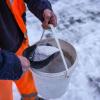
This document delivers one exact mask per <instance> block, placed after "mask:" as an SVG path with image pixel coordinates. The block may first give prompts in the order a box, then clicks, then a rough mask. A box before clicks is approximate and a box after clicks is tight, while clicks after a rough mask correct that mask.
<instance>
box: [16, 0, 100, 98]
mask: <svg viewBox="0 0 100 100" xmlns="http://www.w3.org/2000/svg"><path fill="white" fill-rule="evenodd" d="M51 3H52V4H53V8H54V11H55V13H56V14H57V16H58V26H57V36H58V37H59V38H62V39H64V40H65V41H68V42H70V43H71V44H73V46H74V47H75V48H76V50H77V54H78V65H77V67H76V69H75V71H74V73H73V74H72V77H71V80H70V84H69V88H68V90H67V92H66V94H65V95H64V96H62V97H61V98H59V99H57V100H100V83H99V82H100V0H51ZM27 28H28V33H29V38H30V45H32V44H33V43H35V42H36V41H38V40H39V39H40V37H41V34H42V28H41V23H40V22H39V21H38V20H37V19H36V18H35V17H33V15H32V14H30V12H29V11H28V12H27ZM46 36H50V32H48V31H47V32H46ZM14 91H15V92H14V98H15V100H20V99H19V98H20V96H19V94H18V92H16V88H15V87H14Z"/></svg>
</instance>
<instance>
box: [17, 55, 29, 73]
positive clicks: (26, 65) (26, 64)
mask: <svg viewBox="0 0 100 100" xmlns="http://www.w3.org/2000/svg"><path fill="white" fill-rule="evenodd" d="M18 58H19V60H20V62H21V65H22V70H23V72H25V71H27V70H29V68H30V62H29V60H28V59H27V58H25V57H23V56H18Z"/></svg>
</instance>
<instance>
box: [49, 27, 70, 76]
mask: <svg viewBox="0 0 100 100" xmlns="http://www.w3.org/2000/svg"><path fill="white" fill-rule="evenodd" d="M50 29H51V31H52V33H53V35H54V39H55V41H56V43H57V46H58V49H59V51H60V54H61V58H62V61H63V63H64V66H65V69H66V73H65V77H67V76H68V66H67V63H66V60H65V57H64V54H63V51H62V49H61V46H60V42H59V39H58V38H57V37H56V35H55V34H56V29H55V27H53V25H50Z"/></svg>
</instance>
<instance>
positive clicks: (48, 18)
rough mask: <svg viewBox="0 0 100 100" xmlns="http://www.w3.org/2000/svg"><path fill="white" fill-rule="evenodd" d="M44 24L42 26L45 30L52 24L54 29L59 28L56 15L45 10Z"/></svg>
mask: <svg viewBox="0 0 100 100" xmlns="http://www.w3.org/2000/svg"><path fill="white" fill-rule="evenodd" d="M43 17H44V22H43V24H42V26H43V28H44V29H48V28H49V24H52V25H53V26H54V27H56V26H57V17H56V15H55V14H54V13H53V12H52V11H51V10H49V9H46V10H44V14H43Z"/></svg>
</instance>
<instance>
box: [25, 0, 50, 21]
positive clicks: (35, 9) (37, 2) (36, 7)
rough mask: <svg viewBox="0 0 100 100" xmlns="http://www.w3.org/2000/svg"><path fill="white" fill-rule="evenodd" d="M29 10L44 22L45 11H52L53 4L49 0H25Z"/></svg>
mask: <svg viewBox="0 0 100 100" xmlns="http://www.w3.org/2000/svg"><path fill="white" fill-rule="evenodd" d="M24 1H25V2H26V4H27V7H28V8H29V10H30V11H31V12H32V13H33V14H34V15H35V16H36V17H37V18H38V19H40V20H41V21H42V22H43V20H44V19H43V11H44V10H45V9H50V10H52V7H51V4H50V2H49V1H48V0H24Z"/></svg>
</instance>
